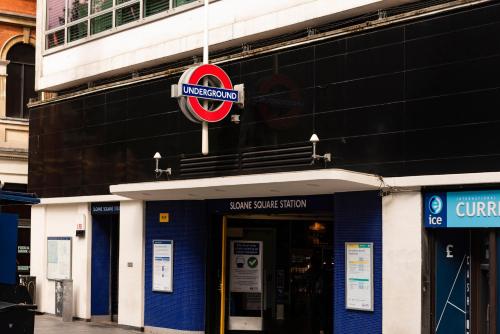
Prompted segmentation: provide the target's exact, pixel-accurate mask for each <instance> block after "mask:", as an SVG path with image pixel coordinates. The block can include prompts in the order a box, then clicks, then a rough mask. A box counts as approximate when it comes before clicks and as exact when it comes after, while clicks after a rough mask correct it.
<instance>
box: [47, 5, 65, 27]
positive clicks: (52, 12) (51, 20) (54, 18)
mask: <svg viewBox="0 0 500 334" xmlns="http://www.w3.org/2000/svg"><path fill="white" fill-rule="evenodd" d="M65 3H66V2H65V0H47V29H48V30H51V29H54V28H57V27H59V26H62V25H64V23H65V19H64V16H65V15H66V5H65Z"/></svg>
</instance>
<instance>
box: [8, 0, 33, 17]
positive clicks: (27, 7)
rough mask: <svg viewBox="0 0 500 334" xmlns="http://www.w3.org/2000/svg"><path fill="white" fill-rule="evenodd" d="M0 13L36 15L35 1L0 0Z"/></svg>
mask: <svg viewBox="0 0 500 334" xmlns="http://www.w3.org/2000/svg"><path fill="white" fill-rule="evenodd" d="M0 11H5V12H14V13H20V14H27V15H33V16H34V15H36V0H0Z"/></svg>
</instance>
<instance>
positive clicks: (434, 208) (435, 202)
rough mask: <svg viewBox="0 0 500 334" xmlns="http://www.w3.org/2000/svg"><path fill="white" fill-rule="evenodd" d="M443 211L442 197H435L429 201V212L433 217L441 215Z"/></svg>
mask: <svg viewBox="0 0 500 334" xmlns="http://www.w3.org/2000/svg"><path fill="white" fill-rule="evenodd" d="M442 210H443V200H442V199H441V197H439V196H437V195H434V196H432V197H431V198H430V199H429V211H430V213H432V214H433V215H437V214H439V213H440V212H441V211H442Z"/></svg>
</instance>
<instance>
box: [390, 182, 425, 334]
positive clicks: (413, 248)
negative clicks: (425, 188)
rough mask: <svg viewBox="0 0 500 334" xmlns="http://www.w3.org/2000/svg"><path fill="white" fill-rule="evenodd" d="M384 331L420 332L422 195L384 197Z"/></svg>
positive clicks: (393, 333) (414, 193)
mask: <svg viewBox="0 0 500 334" xmlns="http://www.w3.org/2000/svg"><path fill="white" fill-rule="evenodd" d="M382 210H383V211H382V225H383V226H382V234H383V236H382V237H383V245H384V246H383V256H382V263H383V269H382V287H383V288H382V305H383V309H382V332H383V333H384V334H401V333H405V334H420V331H421V329H420V327H421V318H420V317H421V311H422V310H421V289H422V285H421V265H422V240H421V238H422V235H421V233H422V232H421V231H422V198H421V194H420V192H407V193H396V194H392V195H389V196H386V197H384V198H383V200H382Z"/></svg>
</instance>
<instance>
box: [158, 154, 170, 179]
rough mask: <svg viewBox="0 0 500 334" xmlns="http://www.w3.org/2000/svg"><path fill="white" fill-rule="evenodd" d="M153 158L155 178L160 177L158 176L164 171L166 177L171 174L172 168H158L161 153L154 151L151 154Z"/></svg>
mask: <svg viewBox="0 0 500 334" xmlns="http://www.w3.org/2000/svg"><path fill="white" fill-rule="evenodd" d="M153 159H154V160H155V163H156V169H155V170H154V172H155V176H156V178H157V179H158V178H160V176H161V175H162V174H163V173H165V175H167V178H168V177H169V176H170V175H172V168H167V169H160V159H161V154H160V152H156V153H155V155H154V156H153Z"/></svg>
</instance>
